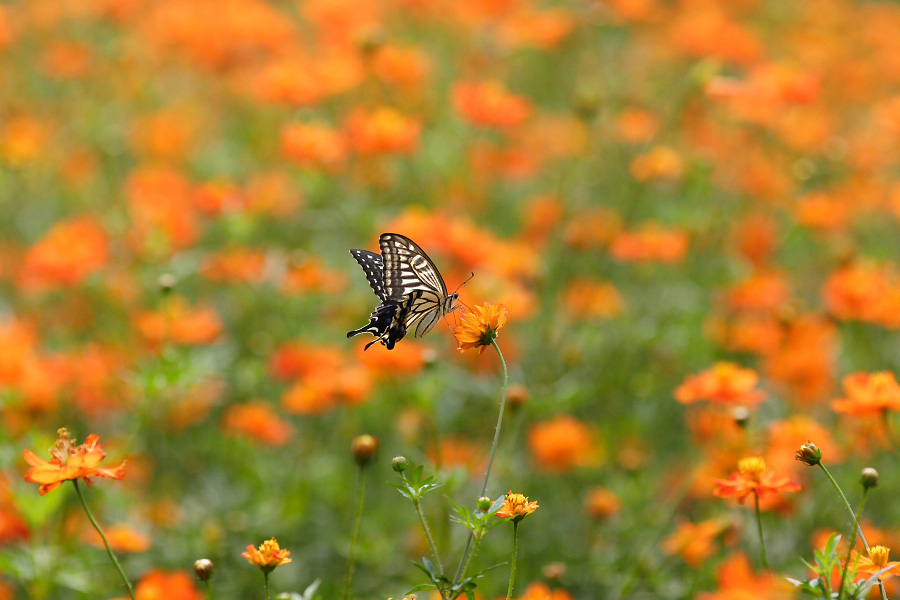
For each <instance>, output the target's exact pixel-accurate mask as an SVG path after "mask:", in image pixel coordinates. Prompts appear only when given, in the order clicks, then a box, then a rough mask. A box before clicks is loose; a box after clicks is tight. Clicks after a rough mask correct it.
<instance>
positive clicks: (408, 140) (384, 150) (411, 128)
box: [344, 107, 422, 156]
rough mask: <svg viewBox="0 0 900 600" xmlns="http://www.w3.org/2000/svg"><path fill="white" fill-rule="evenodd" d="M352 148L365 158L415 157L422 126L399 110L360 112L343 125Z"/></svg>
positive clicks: (384, 109)
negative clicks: (380, 156)
mask: <svg viewBox="0 0 900 600" xmlns="http://www.w3.org/2000/svg"><path fill="white" fill-rule="evenodd" d="M344 130H345V132H346V136H347V141H348V143H349V145H350V147H351V148H352V149H353V150H354V151H356V152H357V153H359V154H362V155H364V156H375V155H380V154H412V153H413V152H414V151H415V150H416V148H417V146H418V143H419V134H420V133H421V131H422V126H421V124H420V123H419V122H418V121H417V120H416V119H414V118H412V117H407V116H405V115H403V114H402V113H400V111H398V110H397V109H394V108H389V107H381V108H377V109H375V110H370V111H366V110H362V109H357V110H354V111H353V112H351V113H350V114H349V115H348V116H347V118H346V120H345V123H344Z"/></svg>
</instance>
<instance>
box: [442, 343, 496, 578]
mask: <svg viewBox="0 0 900 600" xmlns="http://www.w3.org/2000/svg"><path fill="white" fill-rule="evenodd" d="M491 345H492V346H493V347H494V349H495V350H496V351H497V355H498V356H499V357H500V364H501V365H503V395H502V397H501V398H500V414H499V415H498V417H497V427H496V429H494V442H493V444H491V456H490V458H488V466H487V471H485V472H484V483H482V485H481V496H484V494H485V492H487V485H488V479H489V478H490V476H491V466H492V465H493V464H494V453H495V452H496V451H497V443H498V442H499V441H500V428H501V427H502V426H503V411H504V410H505V409H506V391H507V388H509V372H508V371H507V369H506V359H504V358H503V353H502V352H501V351H500V346H498V345H497V341H496V340H491ZM474 537H475V534H474V532H471V533H469V539H468V540H467V541H466V547H465V549H464V550H463V554H462V556H461V557H460V559H459V566H458V567H457V568H456V576H455V577H454V578H453V583H459V579H460V577H461V576H462V574H463V567H464V566H465V565H466V564H467V561H466V559H467V558H468V556H469V550H470V549H471V547H472V539H473V538H474Z"/></svg>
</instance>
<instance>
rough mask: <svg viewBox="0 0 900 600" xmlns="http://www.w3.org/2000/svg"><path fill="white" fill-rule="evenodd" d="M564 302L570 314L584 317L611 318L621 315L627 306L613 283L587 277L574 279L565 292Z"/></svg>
mask: <svg viewBox="0 0 900 600" xmlns="http://www.w3.org/2000/svg"><path fill="white" fill-rule="evenodd" d="M564 303H565V306H566V310H567V311H568V312H569V314H570V315H572V316H574V317H577V318H582V319H591V318H594V317H601V318H604V319H610V318H612V317H617V316H619V315H621V314H622V311H623V310H624V307H625V303H624V302H623V300H622V295H621V294H619V290H617V289H616V288H615V286H614V285H613V284H611V283H609V282H608V281H604V282H599V281H598V282H594V281H588V280H586V279H576V280H574V281H572V283H571V284H570V285H569V287H568V289H567V290H566V292H565V296H564Z"/></svg>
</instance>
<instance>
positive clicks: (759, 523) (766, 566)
mask: <svg viewBox="0 0 900 600" xmlns="http://www.w3.org/2000/svg"><path fill="white" fill-rule="evenodd" d="M753 500H754V503H755V505H756V528H757V529H758V530H759V547H760V550H761V552H762V565H763V568H764V569H765V570H766V571H768V570H769V557H768V556H767V555H766V538H765V537H763V526H762V514H761V513H760V512H759V494H758V493H756V492H755V491H754V492H753Z"/></svg>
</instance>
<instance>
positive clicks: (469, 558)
mask: <svg viewBox="0 0 900 600" xmlns="http://www.w3.org/2000/svg"><path fill="white" fill-rule="evenodd" d="M482 535H483V534H482ZM481 537H482V536H481V535H475V536H473V538H474V540H475V541H474V544H473V545H472V551H471V552H470V553H469V554H468V556H467V557H466V564H464V565H463V568H462V572H461V573H460V577H465V576H466V573H468V572H469V565H470V564H471V563H472V559H473V558H475V555H476V554H478V546H479V545H481Z"/></svg>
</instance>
